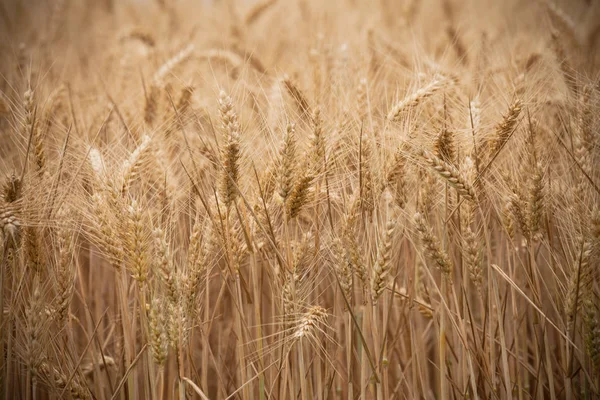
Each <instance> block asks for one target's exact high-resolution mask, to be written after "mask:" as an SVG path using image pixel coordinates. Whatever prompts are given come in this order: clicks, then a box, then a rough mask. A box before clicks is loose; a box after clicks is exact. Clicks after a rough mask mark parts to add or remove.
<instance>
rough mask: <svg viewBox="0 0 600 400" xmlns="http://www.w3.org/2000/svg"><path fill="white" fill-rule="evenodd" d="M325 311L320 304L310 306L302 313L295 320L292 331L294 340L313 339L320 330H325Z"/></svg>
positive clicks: (326, 316)
mask: <svg viewBox="0 0 600 400" xmlns="http://www.w3.org/2000/svg"><path fill="white" fill-rule="evenodd" d="M327 318H328V315H327V311H326V310H325V309H324V308H323V307H320V306H312V307H310V308H308V309H307V310H306V312H305V313H304V314H302V315H301V316H300V317H299V318H298V320H297V321H296V326H295V327H294V331H293V333H292V339H294V341H298V340H302V339H305V338H306V339H313V340H314V339H315V338H316V337H317V336H318V335H319V334H320V333H321V332H324V331H325V328H326V325H327Z"/></svg>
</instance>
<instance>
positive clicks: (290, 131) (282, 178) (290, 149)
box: [279, 123, 296, 202]
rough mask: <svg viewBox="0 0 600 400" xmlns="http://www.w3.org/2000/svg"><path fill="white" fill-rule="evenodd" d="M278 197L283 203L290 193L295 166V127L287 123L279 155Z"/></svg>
mask: <svg viewBox="0 0 600 400" xmlns="http://www.w3.org/2000/svg"><path fill="white" fill-rule="evenodd" d="M279 158H280V165H279V171H280V172H279V196H280V197H281V198H282V200H283V201H284V202H285V201H286V200H287V198H288V196H289V195H290V193H291V191H292V186H293V180H294V173H295V164H296V137H295V126H294V124H292V123H289V124H288V126H287V128H286V131H285V135H284V137H283V144H282V147H281V151H280V153H279Z"/></svg>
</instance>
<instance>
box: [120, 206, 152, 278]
mask: <svg viewBox="0 0 600 400" xmlns="http://www.w3.org/2000/svg"><path fill="white" fill-rule="evenodd" d="M125 216H126V218H127V220H126V227H127V231H126V234H125V253H126V255H127V263H128V267H129V269H130V271H131V274H132V276H133V279H135V280H136V281H138V283H139V284H140V285H143V284H144V283H145V282H146V279H147V278H148V253H147V244H146V232H145V230H146V229H145V228H146V226H145V222H146V221H145V219H144V214H143V210H142V207H141V205H140V204H139V203H138V202H137V201H135V200H131V202H130V204H129V205H128V206H127V210H126V214H125Z"/></svg>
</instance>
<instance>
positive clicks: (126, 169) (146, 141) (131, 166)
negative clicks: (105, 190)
mask: <svg viewBox="0 0 600 400" xmlns="http://www.w3.org/2000/svg"><path fill="white" fill-rule="evenodd" d="M151 140H152V139H151V138H150V136H148V135H144V137H142V141H141V143H140V144H139V146H138V147H136V149H135V150H134V151H133V152H132V153H131V155H130V156H129V157H128V158H127V159H126V160H125V161H124V162H123V165H122V166H121V176H122V177H123V178H122V180H123V183H122V184H121V193H125V192H127V190H128V189H129V187H130V186H131V183H132V182H133V181H134V180H135V178H136V177H137V176H138V174H139V172H140V166H141V164H142V161H143V159H144V157H145V156H146V154H147V153H148V150H149V147H150V142H151Z"/></svg>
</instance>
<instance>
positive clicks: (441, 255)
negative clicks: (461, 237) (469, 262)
mask: <svg viewBox="0 0 600 400" xmlns="http://www.w3.org/2000/svg"><path fill="white" fill-rule="evenodd" d="M414 221H415V227H416V229H417V232H419V236H420V238H421V244H422V246H423V251H424V253H425V255H426V256H427V258H428V259H429V260H430V261H431V262H433V263H434V265H435V266H436V267H437V268H438V269H439V270H440V271H441V272H442V274H444V276H445V277H446V278H447V279H448V280H450V281H452V270H453V265H452V261H451V260H450V257H448V254H447V253H446V252H445V251H444V250H442V248H441V247H440V243H439V241H438V239H437V238H436V237H435V236H434V234H433V230H432V229H431V227H430V226H429V225H428V224H427V221H425V218H424V217H423V215H421V214H420V213H416V214H415V216H414Z"/></svg>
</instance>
